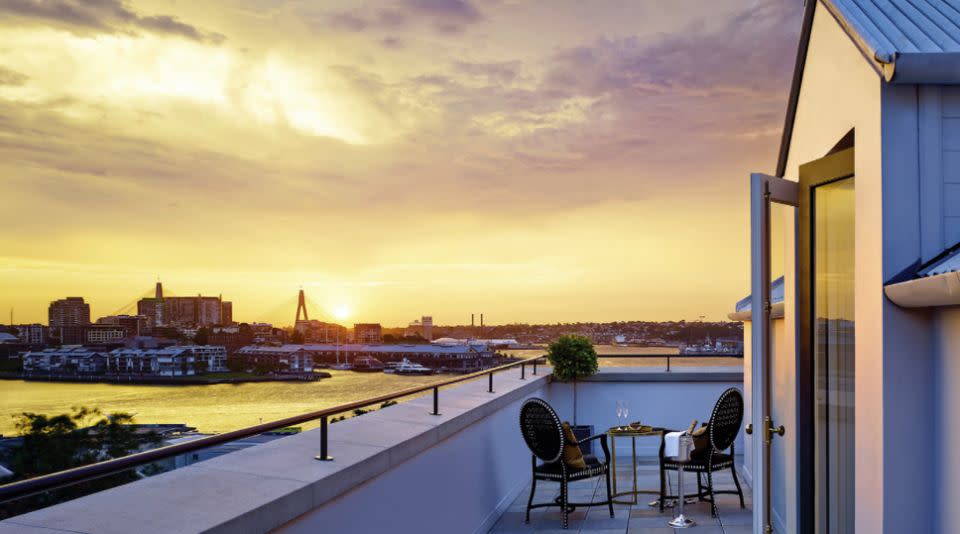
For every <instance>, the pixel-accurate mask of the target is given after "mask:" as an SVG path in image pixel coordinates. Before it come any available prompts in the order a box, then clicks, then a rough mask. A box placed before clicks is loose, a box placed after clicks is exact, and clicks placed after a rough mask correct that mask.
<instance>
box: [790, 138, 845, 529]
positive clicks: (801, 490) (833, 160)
mask: <svg viewBox="0 0 960 534" xmlns="http://www.w3.org/2000/svg"><path fill="white" fill-rule="evenodd" d="M854 155H855V154H854V147H853V146H850V147H849V148H845V149H842V150H836V151H832V152H831V153H829V154H827V155H826V156H824V157H822V158H820V159H816V160H813V161H811V162H808V163H805V164H803V165H800V183H799V186H800V200H801V202H800V210H799V211H800V228H799V235H798V243H797V252H798V254H797V256H798V270H797V279H798V286H799V287H798V293H797V301H798V305H799V306H798V307H799V315H798V321H797V344H798V345H799V349H800V350H799V352H798V354H797V356H798V357H797V426H798V427H800V428H802V429H804V430H805V431H804V432H801V433H800V434H798V435H797V449H798V450H797V459H798V465H797V467H798V469H797V490H798V495H799V498H800V502H799V503H798V505H799V508H798V510H797V512H798V517H799V518H800V525H799V527H800V530H799V532H815V531H816V516H815V514H816V465H815V461H816V457H815V453H814V450H815V447H816V445H817V435H816V432H817V428H816V404H815V403H816V391H815V388H816V383H815V380H816V368H815V366H816V361H815V360H814V349H815V347H814V344H813V335H814V331H813V328H814V325H815V321H814V318H813V314H814V310H813V283H812V282H813V275H814V270H813V261H814V254H813V247H814V246H815V245H816V243H815V242H814V235H813V232H812V227H811V225H812V224H813V217H814V215H815V210H816V206H814V204H813V194H814V189H815V188H816V187H818V186H821V185H824V184H828V183H831V182H836V181H839V180H845V179H847V178H851V177H853V176H854V175H855V172H854V160H855V158H854ZM854 246H856V245H854Z"/></svg>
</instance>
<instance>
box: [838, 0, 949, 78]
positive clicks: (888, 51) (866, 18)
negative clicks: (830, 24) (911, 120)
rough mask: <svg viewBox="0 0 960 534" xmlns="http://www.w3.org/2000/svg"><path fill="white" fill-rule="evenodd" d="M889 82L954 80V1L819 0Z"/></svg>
mask: <svg viewBox="0 0 960 534" xmlns="http://www.w3.org/2000/svg"><path fill="white" fill-rule="evenodd" d="M821 1H822V2H823V4H824V6H825V7H826V8H827V9H829V10H830V13H831V14H833V16H834V18H836V19H837V22H839V23H840V25H841V26H842V27H843V29H844V30H845V31H846V32H847V34H849V35H850V37H851V38H853V41H854V42H855V43H856V44H857V46H858V47H860V49H861V50H862V51H863V52H864V54H865V55H866V56H867V57H868V58H871V59H873V60H874V61H876V62H877V63H879V64H880V65H879V67H880V70H881V71H882V72H883V75H884V77H885V78H886V79H887V81H889V82H893V83H957V82H958V81H960V4H958V3H957V1H956V0H900V1H895V2H892V1H889V0H821Z"/></svg>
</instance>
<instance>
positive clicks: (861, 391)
mask: <svg viewBox="0 0 960 534" xmlns="http://www.w3.org/2000/svg"><path fill="white" fill-rule="evenodd" d="M820 7H821V8H820V9H817V10H816V12H815V16H814V21H813V28H812V33H811V37H810V44H809V48H808V51H807V61H806V66H805V70H804V75H803V84H802V87H801V90H800V97H799V102H798V105H797V110H796V116H795V122H794V129H793V136H792V139H791V142H790V152H789V157H788V160H787V165H786V171H785V176H784V177H785V178H787V179H789V180H794V181H797V180H798V179H799V167H800V165H802V164H804V163H807V162H810V161H813V160H816V159H819V158H821V157H823V156H825V155H826V154H827V153H828V152H829V151H830V149H831V148H832V147H833V146H834V145H835V144H836V143H837V142H838V141H839V140H840V139H841V138H843V136H844V135H846V133H847V132H848V131H850V130H851V129H854V130H855V132H856V134H855V135H856V141H855V145H856V157H855V162H854V165H855V172H856V200H855V205H856V207H855V209H856V221H857V223H856V229H855V240H856V254H855V262H856V273H857V277H856V282H855V295H856V308H855V310H856V311H855V313H856V321H857V331H856V345H857V347H856V356H855V365H856V378H855V385H854V387H855V389H856V395H855V399H856V436H857V456H856V491H857V495H856V525H857V532H862V533H869V534H877V533H881V532H884V531H885V529H884V523H885V519H886V518H885V514H884V513H882V512H883V511H884V510H885V508H884V501H885V499H884V488H885V486H884V482H885V469H884V458H885V456H884V442H883V440H881V439H878V438H877V436H878V435H880V434H881V433H882V432H883V431H884V418H883V415H884V395H883V394H884V381H883V377H884V372H883V365H882V364H883V354H884V347H883V339H884V338H883V332H882V329H881V325H882V324H883V305H884V300H883V299H884V297H883V290H882V288H883V280H884V278H883V270H882V257H883V242H882V239H883V234H882V232H881V228H883V219H882V212H881V207H882V188H881V84H882V82H881V79H880V77H879V76H878V74H877V73H876V72H875V71H874V70H873V69H872V67H871V66H870V64H869V63H868V62H867V60H866V59H865V58H864V57H863V56H862V55H861V54H860V52H859V50H858V49H857V48H856V47H855V46H854V44H853V42H852V41H851V40H850V38H849V37H848V36H847V34H846V33H844V31H843V30H842V29H841V28H840V26H839V25H838V24H837V22H836V20H835V19H834V18H833V17H832V16H831V15H830V13H829V12H828V11H827V10H826V9H822V6H820ZM788 217H789V221H784V223H783V224H782V225H781V228H783V229H784V230H785V231H784V235H783V242H784V256H785V258H784V262H783V266H784V274H785V276H786V280H787V284H786V285H785V286H786V287H785V294H784V298H785V307H784V309H785V314H784V320H783V324H784V330H783V333H784V336H783V340H782V342H778V346H782V347H784V348H785V349H786V348H788V347H789V348H790V349H789V350H788V353H787V355H785V356H784V358H782V359H781V358H780V357H779V356H778V358H777V361H778V363H780V362H782V363H784V364H785V365H787V366H789V364H790V360H791V357H790V356H789V354H793V355H795V354H796V351H795V347H797V338H796V332H797V318H796V306H797V295H796V286H795V282H796V275H797V273H796V258H795V254H794V251H795V248H796V236H795V235H794V226H793V214H789V216H788ZM775 388H776V386H775ZM784 426H786V427H787V432H788V433H789V432H790V427H789V425H787V424H784ZM794 428H796V425H794ZM913 489H916V488H913ZM908 506H909V505H907V504H906V503H904V502H897V503H896V505H895V506H894V507H892V508H893V509H894V510H895V511H896V513H901V514H904V511H905V510H906V509H909V508H908ZM791 509H793V510H794V511H793V513H796V511H795V506H791V505H788V506H787V510H788V513H789V510H791ZM904 515H907V514H904ZM786 519H788V524H791V525H792V524H795V523H794V522H793V521H792V520H790V519H791V518H790V517H788V518H786ZM886 531H887V532H898V531H897V530H886Z"/></svg>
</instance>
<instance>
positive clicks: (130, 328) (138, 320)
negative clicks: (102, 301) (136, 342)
mask: <svg viewBox="0 0 960 534" xmlns="http://www.w3.org/2000/svg"><path fill="white" fill-rule="evenodd" d="M97 324H98V325H113V326H123V327H124V328H126V330H127V335H128V336H142V335H144V334H146V333H147V329H148V321H147V316H146V315H107V316H106V317H101V318H99V319H97Z"/></svg>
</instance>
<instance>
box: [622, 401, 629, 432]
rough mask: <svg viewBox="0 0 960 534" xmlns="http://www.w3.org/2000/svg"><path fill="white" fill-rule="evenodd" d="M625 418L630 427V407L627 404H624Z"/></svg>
mask: <svg viewBox="0 0 960 534" xmlns="http://www.w3.org/2000/svg"><path fill="white" fill-rule="evenodd" d="M623 418H624V419H626V421H627V425H628V426H629V425H630V407H629V406H627V402H626V401H624V402H623Z"/></svg>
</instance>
